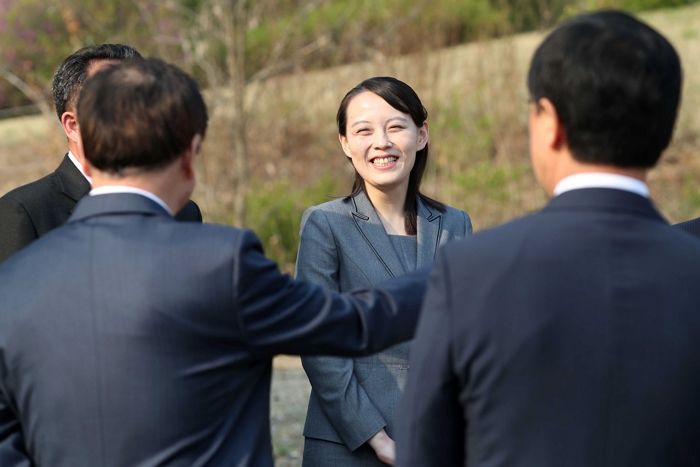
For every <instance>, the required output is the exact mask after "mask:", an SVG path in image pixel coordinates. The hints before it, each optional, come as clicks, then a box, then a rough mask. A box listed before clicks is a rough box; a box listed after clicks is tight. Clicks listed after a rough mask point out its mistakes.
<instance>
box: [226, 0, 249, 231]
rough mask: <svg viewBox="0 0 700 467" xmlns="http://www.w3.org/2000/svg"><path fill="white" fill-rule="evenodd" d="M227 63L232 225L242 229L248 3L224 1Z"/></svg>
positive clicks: (246, 175)
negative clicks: (230, 95)
mask: <svg viewBox="0 0 700 467" xmlns="http://www.w3.org/2000/svg"><path fill="white" fill-rule="evenodd" d="M224 5H225V6H224V11H225V12H226V13H225V14H226V15H227V18H226V21H225V39H224V41H225V43H226V54H227V57H226V62H227V67H228V75H229V77H228V79H229V82H230V84H231V86H230V87H231V89H232V90H233V122H232V125H231V130H230V131H231V142H232V143H233V144H232V149H233V170H234V173H233V180H234V184H235V186H234V187H233V188H234V189H233V193H234V194H233V222H234V224H235V225H236V226H239V227H243V226H245V222H246V197H247V194H248V184H249V178H250V173H249V172H250V170H249V166H248V144H247V138H246V119H247V112H246V108H245V90H246V79H245V65H246V62H245V48H246V28H247V20H248V9H249V4H248V0H225V2H224Z"/></svg>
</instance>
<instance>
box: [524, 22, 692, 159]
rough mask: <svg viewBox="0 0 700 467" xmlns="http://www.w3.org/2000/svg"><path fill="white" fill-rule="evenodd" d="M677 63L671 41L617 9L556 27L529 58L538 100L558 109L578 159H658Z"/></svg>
mask: <svg viewBox="0 0 700 467" xmlns="http://www.w3.org/2000/svg"><path fill="white" fill-rule="evenodd" d="M681 81H682V71H681V65H680V60H679V58H678V55H677V54H676V51H675V50H674V48H673V46H672V45H671V44H670V43H669V42H668V41H667V40H666V39H665V38H664V37H663V36H662V35H661V34H659V33H658V32H657V31H655V30H654V29H652V28H651V27H649V26H648V25H646V24H644V23H642V22H641V21H639V20H637V19H635V18H633V17H632V16H630V15H627V14H625V13H622V12H617V11H601V12H597V13H590V14H584V15H581V16H578V17H575V18H573V19H571V20H570V21H567V22H566V23H564V24H562V25H561V26H559V27H558V28H556V29H555V30H554V31H553V32H552V33H551V34H550V35H549V36H548V37H547V38H546V39H545V40H544V42H543V43H542V44H541V45H540V46H539V48H538V49H537V51H536V52H535V55H534V56H533V58H532V62H531V64H530V71H529V74H528V88H529V92H530V97H531V98H532V99H533V101H534V102H535V103H537V101H538V100H539V99H541V98H547V99H548V100H549V101H551V103H552V104H553V106H554V108H555V109H556V111H557V115H558V117H559V120H560V121H561V123H562V126H563V127H564V130H565V132H566V139H567V144H568V146H569V150H570V151H571V153H572V156H573V157H574V158H575V159H576V160H578V161H579V162H584V163H591V164H603V165H612V166H616V167H625V168H648V167H652V166H654V165H655V164H656V162H657V161H658V159H659V157H660V156H661V153H662V152H663V150H664V149H665V148H666V147H667V146H668V144H669V142H670V140H671V136H672V134H673V127H674V124H675V121H676V115H677V111H678V104H679V100H680V93H681Z"/></svg>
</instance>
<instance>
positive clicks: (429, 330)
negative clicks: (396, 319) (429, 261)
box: [396, 248, 466, 467]
mask: <svg viewBox="0 0 700 467" xmlns="http://www.w3.org/2000/svg"><path fill="white" fill-rule="evenodd" d="M446 250H449V248H447V249H442V250H441V252H440V257H439V259H438V262H437V263H436V265H435V268H434V270H433V275H432V277H431V280H430V285H429V287H428V292H427V294H426V297H425V303H424V304H423V314H422V316H421V319H420V322H419V325H418V330H417V331H416V338H415V340H414V341H413V343H412V344H411V371H410V372H409V374H408V381H407V383H406V390H405V392H404V395H403V398H402V400H401V406H400V411H399V423H398V427H399V428H398V439H397V447H396V452H397V456H398V457H397V465H398V466H412V467H414V466H416V467H423V466H425V467H429V466H435V465H464V447H463V446H464V437H465V429H466V425H465V422H464V418H463V416H462V413H463V410H462V407H461V404H460V401H459V389H460V385H459V381H458V379H457V376H456V374H455V373H454V371H453V357H452V351H451V347H452V346H451V342H452V339H451V335H452V331H451V330H452V323H451V319H450V314H451V301H450V274H449V270H448V267H447V261H446V260H445V258H446V257H447V256H448V255H447V254H446V252H445V251H446Z"/></svg>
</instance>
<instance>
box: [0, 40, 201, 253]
mask: <svg viewBox="0 0 700 467" xmlns="http://www.w3.org/2000/svg"><path fill="white" fill-rule="evenodd" d="M131 57H140V55H139V53H138V52H137V51H136V49H134V48H132V47H129V46H127V45H121V44H101V45H97V46H92V47H85V48H83V49H80V50H78V51H77V52H75V53H73V54H72V55H70V56H69V57H67V58H66V59H65V60H64V61H63V63H61V65H60V66H59V67H58V69H57V70H56V73H55V74H54V78H53V86H52V92H53V98H54V104H55V106H56V114H57V115H58V119H59V121H60V122H61V127H62V128H63V131H64V133H65V135H66V140H67V143H68V153H67V154H66V155H65V156H64V157H63V161H61V164H60V165H59V166H58V168H57V169H56V170H55V171H54V172H52V173H50V174H48V175H46V176H45V177H43V178H40V179H39V180H36V181H34V182H31V183H29V184H27V185H23V186H21V187H18V188H15V189H14V190H12V191H10V192H9V193H7V194H5V195H4V196H3V197H1V198H0V219H2V222H0V262H2V261H3V260H5V259H6V258H7V257H9V256H10V255H12V254H13V253H15V252H17V251H19V250H20V249H22V248H24V247H25V246H27V245H28V244H29V243H31V242H33V241H34V240H36V239H37V238H39V237H41V236H42V235H44V234H46V233H47V232H49V231H51V230H53V229H55V228H56V227H58V226H59V225H62V224H63V223H64V222H66V220H68V217H69V216H70V214H71V212H72V211H73V208H74V207H75V204H76V203H77V202H78V200H79V199H80V198H82V197H83V196H85V195H86V194H87V193H88V191H90V182H89V180H88V178H87V177H86V176H85V174H84V173H83V169H82V164H83V159H84V158H83V155H82V153H81V150H80V147H79V144H78V142H79V140H80V127H79V125H78V119H77V117H76V112H75V106H76V103H77V100H78V95H79V94H80V89H81V88H82V87H83V84H84V82H85V80H86V79H87V78H88V77H89V76H91V75H93V74H95V73H96V72H97V71H99V70H100V69H102V68H104V67H105V66H108V65H110V64H114V63H118V62H119V61H121V60H124V59H127V58H131ZM176 217H177V219H178V220H183V221H193V222H201V221H202V215H201V213H200V211H199V207H198V206H197V205H196V204H195V203H194V202H189V203H188V204H187V205H186V206H185V207H184V208H183V209H182V211H181V212H179V213H178V214H177V216H176Z"/></svg>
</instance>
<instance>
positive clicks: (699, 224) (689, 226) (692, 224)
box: [674, 217, 700, 237]
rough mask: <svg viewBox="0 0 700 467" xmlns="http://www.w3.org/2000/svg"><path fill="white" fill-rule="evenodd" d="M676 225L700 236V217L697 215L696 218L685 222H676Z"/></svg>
mask: <svg viewBox="0 0 700 467" xmlns="http://www.w3.org/2000/svg"><path fill="white" fill-rule="evenodd" d="M674 227H676V228H677V229H680V230H683V231H685V232H688V233H689V234H692V235H695V236H696V237H700V217H696V218H695V219H691V220H688V221H685V222H679V223H678V224H675V225H674Z"/></svg>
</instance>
